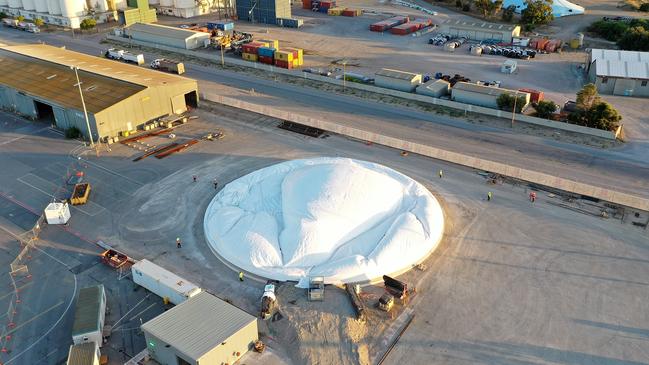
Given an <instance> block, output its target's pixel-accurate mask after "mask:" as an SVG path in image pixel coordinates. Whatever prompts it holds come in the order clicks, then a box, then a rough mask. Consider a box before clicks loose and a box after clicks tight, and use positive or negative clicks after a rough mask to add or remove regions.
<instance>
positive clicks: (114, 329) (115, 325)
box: [113, 293, 151, 331]
mask: <svg viewBox="0 0 649 365" xmlns="http://www.w3.org/2000/svg"><path fill="white" fill-rule="evenodd" d="M149 295H151V293H147V295H146V296H145V297H144V298H142V300H140V301H139V302H137V304H136V305H134V306H133V308H131V309H129V310H128V312H126V313H124V315H123V316H122V318H120V319H118V320H117V322H115V324H113V331H116V330H117V329H118V328H119V327H118V326H117V324H118V323H119V322H121V321H122V319H124V318H125V317H126V316H128V314H129V313H131V311H133V309H135V308H137V307H138V306H139V305H140V304H142V302H143V301H145V300H146V299H147V298H148V297H149Z"/></svg>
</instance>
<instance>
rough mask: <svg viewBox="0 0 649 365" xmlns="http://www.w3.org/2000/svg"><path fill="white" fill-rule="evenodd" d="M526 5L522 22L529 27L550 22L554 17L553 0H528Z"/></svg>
mask: <svg viewBox="0 0 649 365" xmlns="http://www.w3.org/2000/svg"><path fill="white" fill-rule="evenodd" d="M526 5H527V7H526V8H525V10H523V11H522V12H521V22H522V23H523V24H525V25H526V26H527V27H528V28H532V29H533V28H534V27H536V26H537V25H545V24H549V23H550V22H551V21H552V20H553V19H554V15H552V0H526Z"/></svg>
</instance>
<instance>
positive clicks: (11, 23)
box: [2, 18, 20, 28]
mask: <svg viewBox="0 0 649 365" xmlns="http://www.w3.org/2000/svg"><path fill="white" fill-rule="evenodd" d="M18 23H20V22H19V21H18V19H13V18H4V19H2V25H4V26H5V27H9V28H18Z"/></svg>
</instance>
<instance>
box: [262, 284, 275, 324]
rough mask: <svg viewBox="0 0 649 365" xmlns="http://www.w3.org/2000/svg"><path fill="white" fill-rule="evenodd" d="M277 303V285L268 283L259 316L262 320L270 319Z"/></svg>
mask: <svg viewBox="0 0 649 365" xmlns="http://www.w3.org/2000/svg"><path fill="white" fill-rule="evenodd" d="M276 302H277V297H275V285H273V284H270V283H268V284H266V286H265V287H264V294H263V295H262V296H261V313H260V315H259V316H260V317H261V318H262V319H268V318H270V317H271V316H272V315H273V311H274V310H275V303H276Z"/></svg>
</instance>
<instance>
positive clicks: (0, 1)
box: [0, 0, 9, 6]
mask: <svg viewBox="0 0 649 365" xmlns="http://www.w3.org/2000/svg"><path fill="white" fill-rule="evenodd" d="M7 5H9V2H8V1H7V0H0V6H7Z"/></svg>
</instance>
